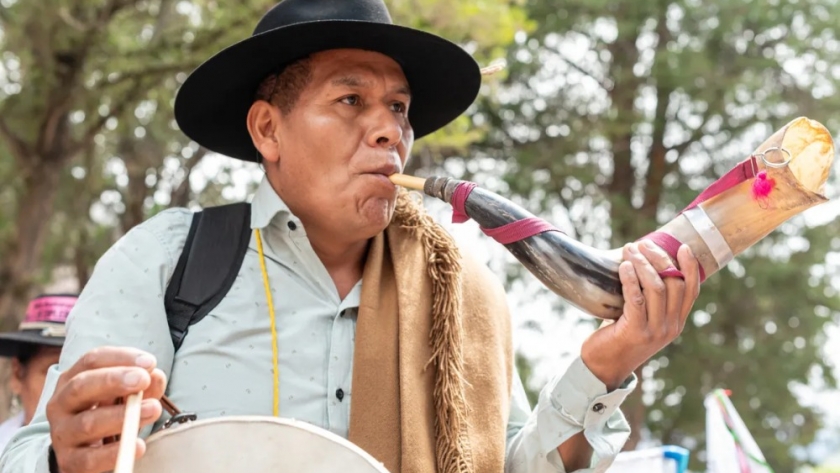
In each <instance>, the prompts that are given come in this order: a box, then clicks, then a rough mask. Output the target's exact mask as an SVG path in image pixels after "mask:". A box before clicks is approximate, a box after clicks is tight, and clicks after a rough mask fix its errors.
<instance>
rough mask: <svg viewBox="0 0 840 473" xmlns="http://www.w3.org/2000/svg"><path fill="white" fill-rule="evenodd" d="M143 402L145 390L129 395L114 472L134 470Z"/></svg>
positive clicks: (127, 472)
mask: <svg viewBox="0 0 840 473" xmlns="http://www.w3.org/2000/svg"><path fill="white" fill-rule="evenodd" d="M142 402H143V391H140V392H139V393H136V394H132V395H130V396H128V399H127V400H126V402H125V418H124V420H123V428H122V435H120V450H119V453H117V466H116V468H114V473H132V472H133V471H134V454H135V452H136V451H137V433H138V431H139V430H140V404H141V403H142Z"/></svg>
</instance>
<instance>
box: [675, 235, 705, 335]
mask: <svg viewBox="0 0 840 473" xmlns="http://www.w3.org/2000/svg"><path fill="white" fill-rule="evenodd" d="M677 262H678V263H679V265H680V270H681V271H682V273H683V275H685V295H684V296H683V302H682V308H681V309H680V321H681V325H680V327H683V326H685V321H686V319H687V318H688V315H689V314H690V313H691V308H692V307H693V306H694V301H695V300H697V296H698V295H699V294H700V262H699V261H697V258H695V257H694V253H693V252H692V251H691V248H689V247H688V245H682V246H681V247H680V249H679V251H677Z"/></svg>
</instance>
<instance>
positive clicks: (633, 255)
mask: <svg viewBox="0 0 840 473" xmlns="http://www.w3.org/2000/svg"><path fill="white" fill-rule="evenodd" d="M626 249H627V255H628V256H629V258H628V261H630V262H631V263H633V269H635V270H636V275H637V276H638V278H639V285H641V286H642V294H644V296H645V304H646V306H647V322H648V325H652V326H653V327H662V326H663V324H664V318H665V307H666V298H667V294H666V288H665V283H664V282H662V279H661V278H660V277H659V274H658V272H657V271H656V268H654V267H653V266H652V265H651V264H650V262H649V261H648V260H647V258H645V256H644V255H643V254H642V253H641V252H640V251H639V245H638V244H637V243H630V244H629V245H627V246H626Z"/></svg>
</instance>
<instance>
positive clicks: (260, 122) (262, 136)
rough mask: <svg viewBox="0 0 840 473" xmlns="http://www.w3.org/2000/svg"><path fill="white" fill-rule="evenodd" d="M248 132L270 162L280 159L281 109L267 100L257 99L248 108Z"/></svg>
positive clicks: (258, 149) (260, 151)
mask: <svg viewBox="0 0 840 473" xmlns="http://www.w3.org/2000/svg"><path fill="white" fill-rule="evenodd" d="M246 121H247V125H248V133H249V134H250V135H251V140H252V141H253V143H254V147H256V148H257V151H259V153H260V155H262V157H263V159H264V160H265V161H268V162H272V163H273V162H277V161H279V160H280V146H279V143H278V142H277V134H276V132H277V127H278V126H279V125H280V110H278V109H277V107H275V106H274V105H271V104H270V103H268V102H266V101H265V100H257V101H255V102H254V103H253V104H251V108H250V109H249V110H248V118H247V119H246Z"/></svg>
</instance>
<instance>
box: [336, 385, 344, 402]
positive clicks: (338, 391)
mask: <svg viewBox="0 0 840 473" xmlns="http://www.w3.org/2000/svg"><path fill="white" fill-rule="evenodd" d="M335 397H337V398H338V400H339V401H341V400H342V399H344V390H343V389H341V388H338V389H336V390H335Z"/></svg>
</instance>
